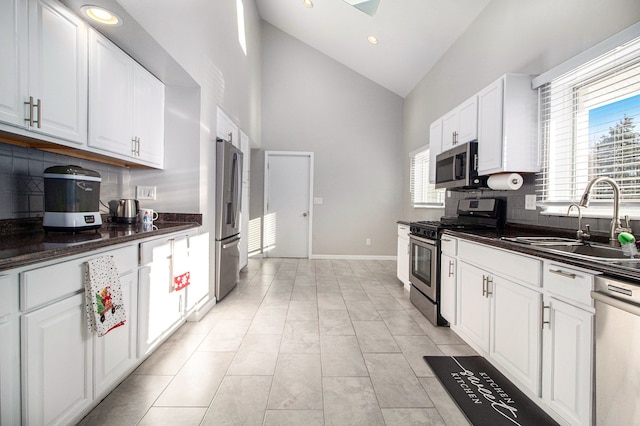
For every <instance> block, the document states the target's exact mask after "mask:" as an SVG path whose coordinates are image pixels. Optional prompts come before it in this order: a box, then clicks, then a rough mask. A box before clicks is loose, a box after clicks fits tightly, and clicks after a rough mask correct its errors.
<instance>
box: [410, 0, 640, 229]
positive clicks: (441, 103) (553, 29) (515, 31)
mask: <svg viewBox="0 0 640 426" xmlns="http://www.w3.org/2000/svg"><path fill="white" fill-rule="evenodd" d="M639 20H640V1H638V0H606V1H603V0H561V1H558V0H537V1H514V0H493V1H491V2H490V3H489V5H487V7H486V8H485V9H484V10H483V12H482V13H481V14H480V15H479V16H478V18H477V19H476V21H474V22H473V24H472V25H471V26H470V27H469V29H468V30H467V31H466V32H465V33H464V34H463V35H462V36H461V37H460V38H459V39H458V40H457V41H456V43H455V44H454V45H453V46H452V47H451V48H450V49H449V50H448V51H447V52H446V54H445V55H444V56H443V57H442V59H441V60H440V61H439V62H438V63H437V64H436V65H435V66H434V67H433V68H432V69H431V70H430V71H429V72H428V73H427V74H426V75H425V77H424V78H423V80H422V81H421V82H420V83H419V84H418V85H417V86H416V88H415V89H413V90H412V92H411V93H410V94H409V95H408V96H407V98H406V99H405V104H404V120H405V122H404V153H405V155H404V158H403V160H404V179H403V187H404V188H408V186H409V160H408V153H409V152H411V151H412V150H414V149H416V148H417V147H419V146H421V145H424V144H427V143H428V135H429V125H430V124H431V123H432V122H433V121H435V120H436V119H437V118H438V117H440V116H442V115H443V114H444V113H446V112H447V111H449V110H450V109H451V108H453V107H455V106H456V105H458V104H459V103H460V102H462V101H463V100H465V99H466V98H468V97H469V96H471V95H473V94H474V93H476V92H477V91H478V90H480V89H482V88H483V87H485V86H486V85H487V84H489V83H491V82H492V81H493V80H495V79H496V78H497V77H499V76H500V75H502V74H504V73H506V72H515V73H529V74H541V73H542V72H544V71H547V70H549V69H550V68H553V67H554V66H556V65H558V64H560V63H562V62H564V61H565V60H567V59H569V58H571V57H573V56H575V55H577V54H578V53H580V52H582V51H583V50H585V49H587V48H589V47H591V46H593V45H594V44H597V43H598V42H600V41H602V40H603V39H606V38H607V37H609V36H611V35H613V34H615V33H617V32H619V31H621V30H622V29H624V28H626V27H628V26H630V25H632V24H634V23H636V22H638V21H639ZM403 193H404V194H405V197H404V200H403V210H402V216H403V218H405V219H408V220H413V219H421V218H423V217H424V211H423V210H417V209H413V208H411V206H410V200H409V195H408V193H407V192H406V191H403Z"/></svg>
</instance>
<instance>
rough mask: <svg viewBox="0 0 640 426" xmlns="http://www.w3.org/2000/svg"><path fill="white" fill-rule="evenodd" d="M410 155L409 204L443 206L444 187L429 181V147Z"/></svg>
mask: <svg viewBox="0 0 640 426" xmlns="http://www.w3.org/2000/svg"><path fill="white" fill-rule="evenodd" d="M409 156H410V172H409V173H410V183H409V187H410V188H409V189H410V191H411V204H412V205H413V207H434V208H444V193H445V190H444V189H436V188H435V185H433V184H432V183H429V148H428V147H425V148H420V149H417V150H415V151H413V152H412V153H411V154H409Z"/></svg>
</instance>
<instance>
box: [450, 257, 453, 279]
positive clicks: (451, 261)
mask: <svg viewBox="0 0 640 426" xmlns="http://www.w3.org/2000/svg"><path fill="white" fill-rule="evenodd" d="M452 276H453V260H450V261H449V277H452Z"/></svg>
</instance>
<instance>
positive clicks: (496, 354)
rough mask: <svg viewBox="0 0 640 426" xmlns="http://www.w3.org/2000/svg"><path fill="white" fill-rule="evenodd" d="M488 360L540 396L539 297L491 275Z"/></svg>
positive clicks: (540, 300)
mask: <svg viewBox="0 0 640 426" xmlns="http://www.w3.org/2000/svg"><path fill="white" fill-rule="evenodd" d="M491 281H492V282H490V283H489V285H490V286H491V293H492V295H491V298H492V307H491V351H490V352H489V354H490V355H491V357H492V358H493V359H494V360H496V361H497V362H499V363H500V365H502V366H503V367H504V368H505V369H506V370H507V371H509V372H510V373H511V374H512V375H513V376H515V377H516V378H517V379H518V381H520V382H521V383H522V384H523V385H525V386H526V387H527V388H528V389H529V390H531V391H532V392H533V393H534V394H535V395H538V396H539V395H540V360H541V357H542V328H541V319H540V311H541V306H542V295H541V294H540V293H538V292H536V291H533V290H531V289H529V288H526V287H524V286H522V285H519V284H516V283H514V282H511V281H508V280H506V279H504V278H501V277H496V276H492V277H491Z"/></svg>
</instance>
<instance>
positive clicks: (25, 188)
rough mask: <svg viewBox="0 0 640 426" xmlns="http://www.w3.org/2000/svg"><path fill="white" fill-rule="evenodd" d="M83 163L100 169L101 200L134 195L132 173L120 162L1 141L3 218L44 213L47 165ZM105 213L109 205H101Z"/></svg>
mask: <svg viewBox="0 0 640 426" xmlns="http://www.w3.org/2000/svg"><path fill="white" fill-rule="evenodd" d="M68 164H72V165H75V166H81V167H84V168H86V169H90V170H95V171H96V172H98V173H100V177H101V178H102V183H101V185H100V200H101V201H102V202H103V203H104V204H106V205H108V204H109V201H110V200H118V199H120V198H127V197H131V196H132V195H133V194H131V193H130V192H131V185H130V181H131V174H130V171H129V169H127V168H125V167H119V166H111V165H108V164H102V163H97V162H95V161H89V160H81V159H78V158H72V157H69V156H66V155H61V154H54V153H50V152H45V151H40V150H37V149H33V148H25V147H21V146H15V145H10V144H5V143H0V219H22V218H30V217H41V216H42V215H43V213H44V179H43V177H42V174H43V172H44V170H45V169H46V168H47V167H51V166H56V165H68ZM100 211H101V212H102V213H107V212H108V209H107V208H106V207H104V206H100Z"/></svg>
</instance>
